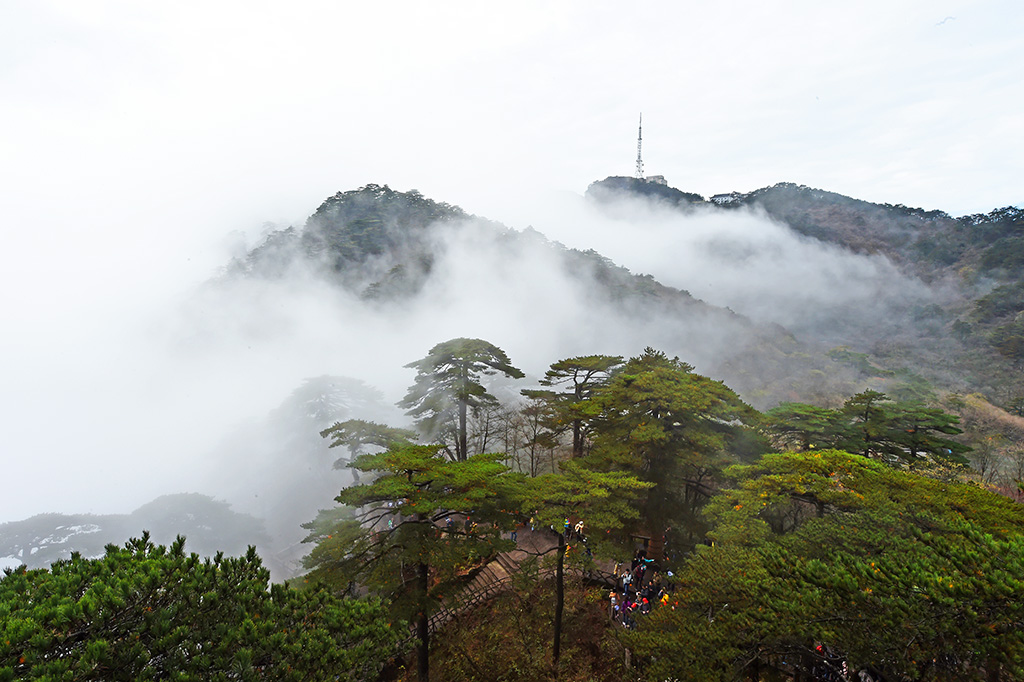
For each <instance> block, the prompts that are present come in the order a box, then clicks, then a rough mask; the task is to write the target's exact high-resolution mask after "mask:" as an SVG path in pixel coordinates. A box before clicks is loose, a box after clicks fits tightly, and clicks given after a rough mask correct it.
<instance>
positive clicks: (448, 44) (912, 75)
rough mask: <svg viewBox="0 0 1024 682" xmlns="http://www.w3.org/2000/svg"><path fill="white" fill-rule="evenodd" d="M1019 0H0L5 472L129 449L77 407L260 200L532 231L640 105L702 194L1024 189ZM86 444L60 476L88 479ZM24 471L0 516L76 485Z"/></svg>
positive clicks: (654, 159) (613, 142) (954, 202)
mask: <svg viewBox="0 0 1024 682" xmlns="http://www.w3.org/2000/svg"><path fill="white" fill-rule="evenodd" d="M1022 16H1024V5H1021V4H1020V3H1019V2H1018V1H1017V0H993V1H984V0H981V1H976V2H967V1H954V0H919V1H917V0H908V1H902V0H895V1H894V0H870V1H866V2H865V1H858V2H822V1H821V0H813V1H794V2H776V3H766V2H754V1H748V0H735V1H731V2H729V1H723V2H717V3H704V2H668V1H665V2H661V1H656V2H641V3H633V4H632V6H630V7H629V8H628V9H627V7H626V4H625V3H611V2H593V1H588V2H548V1H543V2H541V1H536V2H534V1H530V0H520V1H519V2H515V3H502V4H500V5H499V4H495V3H481V2H431V3H427V2H394V1H393V2H380V3H374V2H360V3H354V2H345V3H336V2H331V3H328V2H322V3H320V2H291V3H282V2H255V1H253V0H246V1H244V2H164V3H155V2H129V1H126V0H125V1H118V0H111V1H104V0H90V1H88V2H82V1H80V0H69V1H67V2H53V1H47V0H24V1H20V0H4V1H3V2H2V4H0V93H2V94H0V126H2V131H3V132H2V134H0V209H2V219H3V244H2V248H0V304H2V310H3V323H2V328H3V333H2V334H0V424H3V428H0V455H2V456H3V459H4V463H5V466H7V467H8V476H11V477H12V478H11V480H12V481H14V480H15V479H14V478H13V477H16V476H21V477H22V481H24V480H25V479H26V478H34V477H38V476H39V472H40V471H44V470H45V469H46V466H49V465H48V464H47V462H48V461H49V459H48V458H50V457H51V456H52V457H53V460H52V463H53V466H54V467H58V466H59V467H62V468H67V467H70V466H71V465H69V464H68V462H71V461H74V460H75V458H76V448H77V447H78V443H79V442H80V441H81V440H82V439H86V440H88V441H89V442H90V443H91V444H92V445H91V446H90V447H91V448H92V449H95V448H96V447H101V446H102V444H103V443H104V442H106V441H105V439H109V441H110V442H111V443H114V442H115V441H117V442H118V447H121V448H122V449H123V448H124V447H126V445H125V443H126V442H128V441H129V439H128V437H126V436H124V435H121V436H117V435H115V434H118V433H119V432H121V431H123V429H122V428H120V427H119V426H118V423H119V419H120V418H121V416H122V415H119V414H118V413H117V408H116V404H117V403H116V401H114V400H113V399H111V401H110V402H109V407H108V408H104V409H106V411H104V410H99V411H98V412H97V411H92V412H90V411H89V410H87V409H86V408H87V407H89V405H90V404H93V405H97V404H99V405H107V404H108V403H105V402H104V396H106V395H108V394H110V395H114V394H118V395H120V396H122V397H123V395H124V392H125V391H127V390H130V389H129V384H128V383H125V379H124V377H123V376H122V375H121V374H120V372H123V371H124V370H125V368H126V367H125V366H126V363H127V364H128V367H127V370H128V371H129V372H130V373H132V374H133V376H134V381H139V377H140V376H145V375H146V373H147V372H149V371H151V370H152V363H159V362H161V360H160V356H159V354H154V355H153V356H152V357H150V356H146V355H144V354H140V353H138V352H131V353H128V352H127V351H126V349H127V348H133V349H134V348H137V347H138V344H140V343H142V341H141V340H142V339H143V338H145V332H144V331H141V330H140V329H141V328H150V327H151V326H152V325H153V324H156V320H157V318H160V317H161V315H162V312H161V311H162V310H163V308H162V306H165V305H170V302H173V301H175V300H177V299H178V298H179V297H182V296H184V295H186V292H187V291H188V290H189V288H190V287H193V286H195V285H196V284H197V283H199V282H201V281H203V280H205V279H207V278H208V277H209V276H210V275H211V274H212V273H214V272H215V271H216V268H217V267H218V266H220V265H223V263H224V262H225V260H226V259H227V257H228V255H229V254H230V253H231V252H232V249H237V248H238V247H239V245H245V244H248V245H251V244H252V242H253V240H255V239H256V238H258V236H259V233H260V229H261V225H262V224H263V223H264V222H266V221H272V222H276V223H279V224H287V223H295V224H300V223H301V222H302V221H303V220H304V219H305V218H306V217H307V216H308V215H309V214H310V213H312V211H313V210H314V209H315V208H316V207H317V205H318V204H319V203H320V202H321V201H322V200H323V199H324V198H325V197H327V196H328V195H330V194H333V193H335V192H337V191H339V190H347V189H354V188H357V187H359V186H362V185H364V184H367V183H378V184H389V185H391V186H392V187H393V188H395V189H400V190H408V189H413V188H415V189H419V190H420V191H421V192H423V193H424V194H425V195H426V196H428V197H431V198H433V199H437V200H440V201H447V202H449V203H453V204H457V205H460V206H462V207H463V208H465V209H466V210H467V211H470V212H471V213H475V214H478V215H482V216H485V217H488V218H491V219H494V220H498V221H501V222H504V223H505V224H507V225H509V226H511V227H514V228H523V227H526V226H527V225H528V224H531V223H536V224H538V226H540V225H541V224H542V223H543V220H541V219H540V217H538V216H540V213H541V212H542V211H543V206H545V205H546V202H547V199H549V198H550V197H552V196H563V197H564V195H566V194H581V193H582V192H583V191H585V189H586V187H587V185H588V184H589V183H590V182H592V181H594V180H598V179H601V178H604V177H606V176H609V175H632V174H633V173H634V171H635V158H636V133H637V130H636V126H637V118H638V116H639V114H640V112H643V116H644V162H645V168H646V171H647V173H648V174H661V175H664V176H665V177H666V178H667V180H668V182H669V183H670V184H671V185H673V186H675V187H678V188H680V189H683V190H685V191H691V192H698V193H701V194H703V195H705V196H707V195H711V194H715V193H719V192H727V191H732V190H738V191H750V190H753V189H757V188H759V187H764V186H767V185H771V184H774V183H776V182H782V181H788V182H796V183H801V184H805V185H810V186H813V187H818V188H822V189H826V190H831V191H835V192H839V193H841V194H845V195H848V196H852V197H856V198H859V199H865V200H868V201H874V202H888V203H902V204H906V205H909V206H919V207H923V208H928V209H936V208H937V209H942V210H946V211H948V212H950V213H952V214H954V215H962V214H965V213H974V212H987V211H989V210H991V209H992V208H996V207H1001V206H1007V205H1011V204H1013V205H1018V204H1020V203H1021V202H1022V201H1024V190H1022V187H1021V179H1022V178H1024V161H1022V159H1024V136H1022V128H1024V126H1022V120H1021V113H1020V112H1021V111H1022V110H1024V85H1022V82H1024V81H1022V77H1021V74H1022V73H1024V41H1022V40H1021V38H1020V36H1021V35H1022V30H1021V29H1022V21H1021V19H1022ZM572 241H574V242H575V243H574V244H573V245H585V241H586V240H585V238H581V237H577V238H576V239H574V240H572ZM609 255H611V256H612V257H614V256H615V254H609ZM139 320H142V323H139ZM408 359H412V358H408ZM133 363H134V364H133ZM115 367H117V368H118V369H117V370H116V371H115V369H114V368H115ZM193 371H199V370H198V369H197V368H195V367H193ZM114 375H116V376H114ZM108 379H109V380H108ZM132 385H133V386H134V384H132ZM290 385H292V386H293V385H294V384H290ZM282 387H283V388H284V387H285V382H283V381H282ZM169 390H170V389H169ZM178 390H179V392H181V393H182V394H183V395H187V393H188V391H187V390H185V389H178ZM181 399H182V400H184V399H185V398H181ZM275 399H276V398H275ZM168 400H170V399H168ZM76 415H78V416H77V417H76ZM4 422H6V423H5V424H4ZM187 428H188V425H187V424H184V423H180V422H179V423H174V424H161V423H158V422H156V421H154V422H153V423H148V424H136V425H135V427H134V428H133V430H131V433H130V436H131V438H132V439H134V441H135V442H138V441H139V439H140V438H141V437H142V434H145V433H149V434H151V436H152V438H153V439H160V438H161V437H162V435H161V434H162V433H164V432H166V430H167V429H172V430H175V429H176V430H179V431H183V430H187ZM30 441H31V442H32V443H33V444H32V446H31V447H29V446H28V445H26V444H27V443H28V442H30ZM112 447H113V446H112ZM139 447H140V448H143V446H142V445H141V444H140V446H139ZM58 455H59V457H58ZM78 459H79V461H78V464H76V465H75V466H77V467H78V468H77V469H74V468H73V467H72V469H73V471H72V473H71V474H69V475H68V476H66V477H65V478H66V479H67V480H66V481H65V482H64V484H63V485H64V488H62V490H65V489H67V490H70V489H72V488H73V487H74V486H75V485H76V484H79V485H80V483H81V481H82V480H85V479H84V478H81V475H84V474H85V473H86V472H88V471H89V470H90V464H89V462H90V461H91V460H89V458H86V457H81V458H78ZM147 466H148V465H147ZM139 469H140V471H143V470H146V466H143V465H141V464H140V465H139ZM170 469H171V467H170V465H168V469H167V470H170ZM76 476H78V477H79V478H76ZM125 480H126V481H131V480H132V479H131V478H130V477H126V478H125ZM11 485H14V486H16V485H17V484H14V483H12V484H11ZM30 487H31V486H30ZM24 493H25V491H22V493H21V494H19V496H17V497H16V496H14V495H13V494H12V495H11V496H8V500H16V502H10V503H8V504H6V505H5V504H0V521H3V520H8V519H10V518H20V517H21V516H23V515H24V514H21V513H20V511H21V510H27V511H30V512H36V511H41V510H42V509H41V507H42V508H46V509H52V508H54V507H55V506H56V505H55V504H53V503H51V502H49V501H46V502H45V503H43V502H40V503H38V504H33V503H29V502H26V501H25V498H26V495H25V494H24ZM27 497H28V498H31V497H32V491H31V490H29V491H28V495H27ZM35 497H36V499H39V498H40V497H41V494H36V495H35ZM142 497H143V496H142V495H141V494H140V500H141V501H145V500H144V499H141V498H142ZM82 499H84V497H82V496H78V497H76V498H75V500H74V504H75V505H77V506H76V507H75V508H78V509H82V506H83V505H82V503H81V500H82ZM68 504H69V505H71V503H70V502H69V503H68ZM110 506H112V505H110V504H106V505H105V504H104V503H103V502H102V501H101V502H97V503H96V504H95V505H92V507H91V508H95V510H96V511H110V509H109V507H110ZM82 510H83V511H87V510H88V509H82Z"/></svg>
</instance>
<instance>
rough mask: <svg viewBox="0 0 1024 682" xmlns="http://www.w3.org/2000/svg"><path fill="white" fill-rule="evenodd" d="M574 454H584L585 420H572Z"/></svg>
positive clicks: (580, 455) (577, 455)
mask: <svg viewBox="0 0 1024 682" xmlns="http://www.w3.org/2000/svg"><path fill="white" fill-rule="evenodd" d="M572 456H573V457H582V456H583V422H582V420H579V419H574V420H573V422H572Z"/></svg>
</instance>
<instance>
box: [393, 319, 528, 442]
mask: <svg viewBox="0 0 1024 682" xmlns="http://www.w3.org/2000/svg"><path fill="white" fill-rule="evenodd" d="M406 367H409V368H412V369H415V370H416V379H415V381H414V383H413V385H412V386H410V387H409V391H408V392H407V393H406V396H405V397H404V398H403V399H402V400H401V401H399V403H398V405H399V407H403V408H406V410H407V412H406V414H408V415H409V416H411V417H415V418H416V420H417V421H416V424H417V426H418V427H419V428H420V429H421V430H422V431H423V433H424V435H425V436H426V438H428V439H429V440H434V441H439V442H442V443H446V444H447V443H449V442H452V441H454V443H453V444H454V446H455V458H456V459H458V460H465V459H466V457H467V456H468V454H469V452H468V444H467V432H466V420H467V416H468V411H469V410H470V409H471V408H472V409H475V408H479V407H482V406H486V405H496V404H497V402H498V399H497V398H495V397H494V396H493V395H491V393H489V392H488V391H487V388H486V387H485V386H484V385H483V383H481V381H480V379H481V376H486V375H494V374H498V373H501V374H503V375H505V376H507V377H511V378H514V379H521V378H523V377H524V376H525V375H524V374H523V372H522V371H521V370H519V369H518V368H516V367H514V366H513V365H512V361H511V360H509V358H508V355H506V354H505V351H503V350H502V349H500V348H498V347H497V346H495V345H494V344H492V343H488V342H487V341H484V340H482V339H466V338H458V339H450V340H448V341H443V342H441V343H439V344H437V345H436V346H434V347H433V348H431V349H430V352H429V353H428V354H427V356H426V357H424V358H421V359H419V360H416V361H415V362H410V363H409V364H407V365H406Z"/></svg>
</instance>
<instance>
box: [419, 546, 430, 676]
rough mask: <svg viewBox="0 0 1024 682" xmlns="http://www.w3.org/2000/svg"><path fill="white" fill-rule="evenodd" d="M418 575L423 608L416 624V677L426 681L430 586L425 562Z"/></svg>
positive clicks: (428, 662)
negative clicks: (417, 643) (417, 641)
mask: <svg viewBox="0 0 1024 682" xmlns="http://www.w3.org/2000/svg"><path fill="white" fill-rule="evenodd" d="M417 568H418V572H419V575H418V576H417V578H418V581H417V582H419V585H418V587H419V590H420V594H421V595H422V597H423V609H422V610H421V611H420V617H419V622H418V623H417V624H416V630H417V633H416V634H417V635H418V636H419V640H420V645H419V649H418V651H417V652H416V653H417V659H418V661H417V662H418V666H417V670H418V678H419V681H420V682H428V681H429V680H430V618H429V617H428V615H427V606H426V601H427V590H428V589H429V587H430V583H429V581H428V575H429V568H428V566H427V565H426V564H420V565H419V566H418V567H417Z"/></svg>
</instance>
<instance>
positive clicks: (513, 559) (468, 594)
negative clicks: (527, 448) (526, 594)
mask: <svg viewBox="0 0 1024 682" xmlns="http://www.w3.org/2000/svg"><path fill="white" fill-rule="evenodd" d="M569 544H570V545H573V544H575V543H573V542H569ZM557 546H558V533H555V532H554V531H553V530H550V529H546V528H542V529H537V530H532V531H531V530H530V529H529V528H522V529H520V530H519V532H518V536H517V541H516V548H515V549H513V550H512V551H510V552H501V553H500V554H498V555H497V556H496V557H495V558H494V560H493V561H491V562H490V563H489V564H487V565H486V566H484V567H483V568H482V569H481V570H480V572H479V573H477V574H476V576H474V578H473V580H472V581H471V582H470V583H469V585H467V586H466V587H464V588H463V589H462V590H461V591H460V592H459V593H458V594H457V595H455V597H454V598H453V599H451V600H449V599H445V600H444V601H442V603H441V606H440V607H439V608H438V610H437V611H435V612H434V614H433V615H432V616H431V617H430V631H431V632H434V631H436V630H437V629H438V628H440V627H442V626H443V625H445V624H446V623H447V622H448V621H450V620H451V619H452V618H455V617H456V616H458V615H459V614H460V613H463V612H465V611H468V610H469V609H471V608H473V607H474V606H476V605H477V604H480V603H481V602H483V601H486V600H488V599H490V598H492V597H494V596H495V595H497V594H499V593H500V592H503V591H505V590H508V589H511V582H512V576H513V575H515V574H516V573H518V572H519V571H520V564H521V563H522V562H523V561H525V560H526V559H528V558H530V557H537V556H538V555H541V554H547V553H551V554H553V553H554V549H555V548H556V547H557ZM612 568H613V562H611V561H595V567H594V569H593V570H591V571H586V572H582V571H580V570H579V569H574V568H569V567H566V569H565V571H566V573H575V574H580V573H585V576H584V577H586V578H587V579H588V580H593V581H595V582H598V583H601V584H604V585H607V586H608V587H612V588H614V587H615V586H616V585H617V582H616V578H615V575H614V574H613V573H612ZM541 574H542V575H544V576H554V574H555V569H554V568H547V569H543V570H542V571H541Z"/></svg>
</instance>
